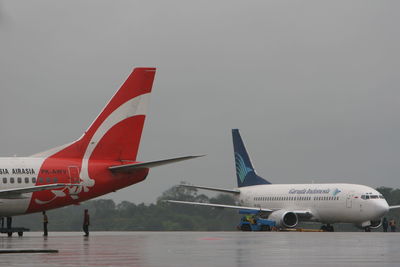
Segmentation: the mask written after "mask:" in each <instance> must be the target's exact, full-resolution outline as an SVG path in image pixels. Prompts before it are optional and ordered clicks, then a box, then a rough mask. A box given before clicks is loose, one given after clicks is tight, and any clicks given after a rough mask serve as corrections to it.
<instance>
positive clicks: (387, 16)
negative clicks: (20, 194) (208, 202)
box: [0, 0, 400, 203]
mask: <svg viewBox="0 0 400 267" xmlns="http://www.w3.org/2000/svg"><path fill="white" fill-rule="evenodd" d="M398 10H400V2H399V1H348V0H346V1H321V0H315V1H284V0H277V1H266V0H263V1H234V0H221V1H214V0H213V1H208V0H203V1H187V0H186V1H174V0H171V1H101V0H93V1H85V0H79V1H78V0H76V1H74V0H73V1H71V0H68V1H53V0H48V1H13V0H7V1H4V0H2V1H0V33H1V35H0V36H1V37H0V38H1V39H0V86H1V89H0V90H1V91H0V92H1V95H0V125H1V128H0V129H1V138H0V156H12V155H18V156H25V155H31V154H34V153H36V152H39V151H43V150H46V149H48V148H50V147H54V146H57V145H61V144H64V143H67V142H70V141H72V140H74V139H76V138H77V137H79V136H80V135H81V134H82V132H83V131H84V130H85V129H86V128H87V127H88V125H89V124H90V123H91V122H92V120H93V119H94V118H95V117H96V116H97V114H98V113H99V112H100V110H101V109H102V107H103V106H104V105H105V103H106V102H107V101H108V100H109V98H110V97H111V96H112V95H113V94H114V92H115V91H116V90H117V89H118V88H119V86H120V84H121V83H122V82H124V80H125V79H126V77H127V76H128V75H129V73H130V72H131V70H132V69H133V68H134V67H137V66H143V67H146V66H149V67H157V74H156V80H155V83H154V87H153V93H152V96H151V103H150V104H151V105H150V109H149V114H148V117H147V120H146V125H145V129H144V135H143V138H142V143H141V147H140V151H139V157H138V160H142V161H146V160H157V159H162V158H166V157H175V156H181V155H188V154H207V157H204V158H201V159H197V160H193V161H190V162H184V163H179V164H176V165H170V166H166V167H160V168H157V169H153V170H151V172H150V175H149V176H148V178H147V179H146V180H145V181H144V182H142V183H140V184H137V185H134V186H132V187H129V188H127V189H123V190H120V191H118V192H116V193H112V194H109V195H107V196H106V197H107V198H113V199H114V200H116V201H121V200H128V201H133V202H137V203H139V202H146V203H149V202H152V201H154V200H155V199H156V198H157V197H158V196H159V195H160V194H161V193H162V192H163V191H164V190H166V189H168V188H169V187H171V186H172V185H175V184H178V183H179V182H180V181H188V182H190V183H193V184H199V185H209V186H218V187H227V188H232V187H234V186H236V177H235V172H234V161H233V152H232V143H231V134H230V130H231V129H232V128H239V129H240V130H241V133H242V136H243V137H244V139H245V142H246V144H247V148H248V150H249V152H250V154H251V156H252V159H253V161H254V162H253V163H254V165H255V167H256V169H257V171H258V173H259V175H261V176H263V177H265V178H267V179H269V180H270V181H271V182H273V183H308V182H312V181H314V182H349V183H360V184H366V185H370V186H373V187H375V186H380V185H382V186H390V187H400V182H399V181H400V180H399V176H400V166H399V159H400V142H399V141H400V125H399V113H400V105H399V104H400V90H399V84H400V82H399V79H400V75H399V71H400V56H399V47H400V27H399V25H400V16H399V14H398Z"/></svg>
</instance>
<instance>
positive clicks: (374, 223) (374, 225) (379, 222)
mask: <svg viewBox="0 0 400 267" xmlns="http://www.w3.org/2000/svg"><path fill="white" fill-rule="evenodd" d="M381 225H382V220H377V221H371V225H370V226H369V227H370V228H372V229H376V228H379V227H380V226H381Z"/></svg>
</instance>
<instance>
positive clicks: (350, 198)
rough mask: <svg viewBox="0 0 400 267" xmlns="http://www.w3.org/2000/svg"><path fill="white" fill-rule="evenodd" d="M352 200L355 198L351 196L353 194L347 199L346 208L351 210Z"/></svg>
mask: <svg viewBox="0 0 400 267" xmlns="http://www.w3.org/2000/svg"><path fill="white" fill-rule="evenodd" d="M352 198H353V195H351V194H348V195H347V198H346V207H347V208H351V207H352V204H353V203H352Z"/></svg>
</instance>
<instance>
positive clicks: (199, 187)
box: [179, 184, 240, 194]
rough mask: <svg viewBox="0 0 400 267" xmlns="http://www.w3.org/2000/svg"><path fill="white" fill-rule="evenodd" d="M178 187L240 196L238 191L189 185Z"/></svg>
mask: <svg viewBox="0 0 400 267" xmlns="http://www.w3.org/2000/svg"><path fill="white" fill-rule="evenodd" d="M179 186H182V187H188V188H196V189H204V190H211V191H217V192H222V193H230V194H240V191H239V190H235V189H225V188H217V187H208V186H198V185H190V184H180V185H179Z"/></svg>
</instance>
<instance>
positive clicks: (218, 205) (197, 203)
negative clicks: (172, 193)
mask: <svg viewBox="0 0 400 267" xmlns="http://www.w3.org/2000/svg"><path fill="white" fill-rule="evenodd" d="M166 202H169V203H179V204H187V205H195V206H207V207H214V208H227V209H237V210H256V211H263V212H272V211H274V210H271V209H265V208H258V207H245V206H233V205H223V204H212V203H202V202H189V201H179V200H166Z"/></svg>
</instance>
